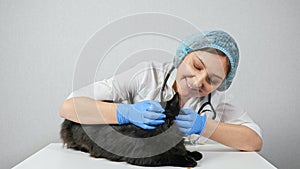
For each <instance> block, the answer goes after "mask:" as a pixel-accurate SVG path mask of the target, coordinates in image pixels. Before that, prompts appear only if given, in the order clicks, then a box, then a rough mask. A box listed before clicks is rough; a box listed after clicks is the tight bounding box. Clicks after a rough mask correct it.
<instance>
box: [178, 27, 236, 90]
mask: <svg viewBox="0 0 300 169" xmlns="http://www.w3.org/2000/svg"><path fill="white" fill-rule="evenodd" d="M204 48H213V49H218V50H220V51H222V52H223V53H224V54H225V55H226V56H227V58H228V59H229V62H230V71H229V73H228V74H227V76H226V78H225V80H224V81H223V83H222V84H221V85H220V86H219V88H218V89H217V90H219V91H225V90H226V89H228V88H229V86H230V85H231V83H232V80H233V78H234V76H235V74H236V70H237V67H238V63H239V49H238V47H237V44H236V42H235V40H234V39H233V38H232V37H231V36H230V35H229V34H228V33H226V32H224V31H219V30H217V31H207V32H204V33H198V34H194V35H192V36H189V37H188V38H187V39H185V40H183V41H182V42H181V43H180V45H179V47H178V48H177V51H176V56H175V57H174V60H173V64H174V66H175V67H176V68H178V66H179V65H180V63H181V62H182V60H183V59H184V58H185V56H186V55H187V54H189V53H191V52H193V51H197V50H201V49H204Z"/></svg>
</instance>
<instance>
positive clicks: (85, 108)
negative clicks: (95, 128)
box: [60, 97, 118, 124]
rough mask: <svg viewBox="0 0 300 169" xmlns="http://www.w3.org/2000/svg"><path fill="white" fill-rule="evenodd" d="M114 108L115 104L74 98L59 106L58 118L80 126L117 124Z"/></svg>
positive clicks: (86, 98) (85, 98)
mask: <svg viewBox="0 0 300 169" xmlns="http://www.w3.org/2000/svg"><path fill="white" fill-rule="evenodd" d="M116 108H117V104H115V103H107V102H102V101H98V100H94V99H91V98H88V97H74V98H70V99H68V100H66V101H65V102H64V103H63V104H62V105H61V108H60V116H61V117H62V118H65V119H68V120H71V121H74V122H77V123H81V124H106V123H107V124H117V123H118V120H117V117H116Z"/></svg>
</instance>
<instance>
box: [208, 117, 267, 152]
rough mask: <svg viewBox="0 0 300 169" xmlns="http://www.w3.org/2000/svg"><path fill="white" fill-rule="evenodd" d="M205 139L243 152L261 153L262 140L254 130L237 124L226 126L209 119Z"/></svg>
mask: <svg viewBox="0 0 300 169" xmlns="http://www.w3.org/2000/svg"><path fill="white" fill-rule="evenodd" d="M203 136H204V137H208V138H210V139H212V140H214V141H216V142H219V143H221V144H224V145H227V146H229V147H233V148H236V149H238V150H243V151H260V150H261V148H262V139H261V138H260V136H259V135H258V134H257V133H256V132H255V131H253V130H252V129H250V128H248V127H246V126H243V125H237V124H226V123H222V122H218V121H215V120H211V119H207V124H206V128H205V130H204V132H203Z"/></svg>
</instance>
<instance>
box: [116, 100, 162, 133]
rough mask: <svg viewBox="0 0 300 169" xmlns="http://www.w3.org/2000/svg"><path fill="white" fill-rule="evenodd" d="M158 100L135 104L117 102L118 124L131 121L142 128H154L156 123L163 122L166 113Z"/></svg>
mask: <svg viewBox="0 0 300 169" xmlns="http://www.w3.org/2000/svg"><path fill="white" fill-rule="evenodd" d="M164 111H165V110H164V109H163V108H162V107H161V105H160V104H159V102H157V101H152V100H147V101H141V102H138V103H135V104H118V106H117V119H118V124H128V123H132V124H134V125H136V126H138V127H141V128H143V129H155V126H156V125H159V124H163V123H164V122H165V121H164V120H163V119H164V118H166V115H165V114H163V112H164Z"/></svg>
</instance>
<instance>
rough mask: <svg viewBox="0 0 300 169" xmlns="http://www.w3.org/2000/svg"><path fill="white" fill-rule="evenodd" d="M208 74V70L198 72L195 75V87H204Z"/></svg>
mask: <svg viewBox="0 0 300 169" xmlns="http://www.w3.org/2000/svg"><path fill="white" fill-rule="evenodd" d="M207 76H208V74H207V72H206V71H201V72H197V74H196V75H195V77H194V87H195V88H201V87H203V85H204V83H205V80H206V79H207Z"/></svg>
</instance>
